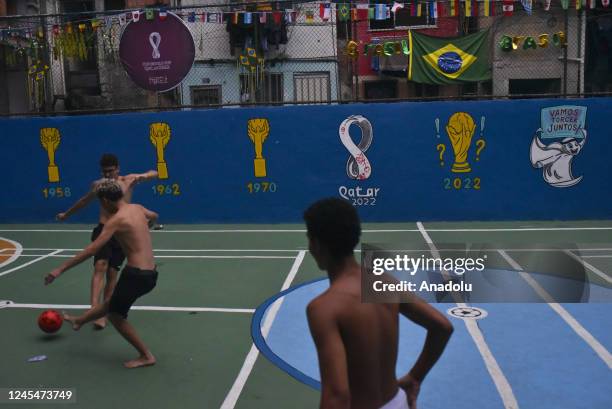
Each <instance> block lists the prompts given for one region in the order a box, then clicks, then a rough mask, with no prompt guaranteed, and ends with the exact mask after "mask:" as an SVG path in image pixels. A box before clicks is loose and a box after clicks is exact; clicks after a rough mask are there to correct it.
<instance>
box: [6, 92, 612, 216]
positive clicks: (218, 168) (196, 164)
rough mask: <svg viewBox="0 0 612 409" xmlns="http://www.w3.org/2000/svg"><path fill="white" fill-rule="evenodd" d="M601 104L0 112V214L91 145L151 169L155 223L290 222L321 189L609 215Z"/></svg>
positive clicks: (377, 209) (78, 182) (52, 182)
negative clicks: (157, 174) (155, 173)
mask: <svg viewBox="0 0 612 409" xmlns="http://www.w3.org/2000/svg"><path fill="white" fill-rule="evenodd" d="M610 118H612V99H611V98H594V99H580V100H558V99H554V100H524V101H523V100H512V101H484V102H480V101H479V102H430V103H396V104H351V105H337V106H294V107H270V108H252V109H245V108H240V109H215V110H197V111H196V110H193V111H181V112H161V113H130V114H117V115H104V116H100V115H98V116H73V117H41V118H3V119H0V139H1V147H2V148H1V149H0V174H1V175H2V200H1V201H0V223H21V222H50V221H52V220H53V218H54V216H55V214H57V213H58V212H60V211H64V210H66V209H67V208H68V207H70V206H71V205H72V204H73V203H74V202H75V201H76V200H77V199H78V198H79V197H80V196H82V195H83V194H85V193H86V191H87V190H88V188H89V186H90V183H91V182H92V181H93V180H95V179H97V178H98V177H99V176H100V170H99V165H98V160H99V157H100V156H101V154H102V153H105V152H113V153H115V154H117V155H118V156H119V158H120V162H121V171H122V173H123V174H126V173H135V172H138V173H139V172H144V171H146V170H149V169H158V166H159V169H160V170H162V169H163V168H164V167H165V168H166V169H167V177H166V178H164V179H159V180H156V181H153V182H145V183H142V184H140V185H138V186H137V187H136V188H135V193H134V198H133V200H134V201H135V202H138V203H142V204H143V205H145V206H147V207H149V208H151V209H153V210H155V211H157V212H159V213H160V215H161V216H162V218H163V221H164V222H166V223H170V222H173V223H192V222H266V223H274V222H301V216H302V212H303V210H304V208H306V207H307V206H308V205H309V204H310V203H311V202H313V201H314V200H316V199H318V198H321V197H325V196H337V197H342V196H343V197H346V198H347V199H349V200H350V201H351V202H352V203H353V204H354V205H355V206H357V207H358V208H359V211H360V214H361V216H362V217H363V219H364V220H365V221H372V222H374V221H413V220H423V221H430V220H517V219H520V220H530V219H545V220H551V219H610V218H612V186H611V185H612V183H611V179H612V165H611V160H610V158H612V143H611V138H610V136H611V131H610V129H609V127H608V121H609V120H610ZM254 119H258V121H253V120H254ZM152 124H158V125H152ZM159 124H165V125H159ZM249 125H250V127H251V132H250V134H251V136H249ZM163 128H166V129H168V130H169V133H170V137H169V139H168V140H166V141H165V145H164V141H163V140H162V139H163V136H164V135H163V131H161V130H162V129H163ZM539 129H542V131H541V132H538V130H539ZM152 135H153V136H152ZM154 136H157V138H158V139H157V140H156V139H155V137H154ZM341 136H342V137H341ZM156 141H157V142H156ZM258 156H259V157H258ZM162 160H163V163H165V165H164V164H159V165H158V162H162ZM164 176H165V175H164ZM96 217H97V205H96V204H94V205H92V206H90V207H89V208H88V209H86V210H83V211H81V212H79V213H76V214H75V215H73V217H72V218H71V219H70V221H73V222H87V223H92V222H95V221H96Z"/></svg>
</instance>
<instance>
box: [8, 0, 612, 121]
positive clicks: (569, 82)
mask: <svg viewBox="0 0 612 409" xmlns="http://www.w3.org/2000/svg"><path fill="white" fill-rule="evenodd" d="M579 1H580V0H579ZM376 3H378V2H376ZM430 3H431V2H422V3H399V4H402V5H403V6H404V7H400V8H395V10H393V11H389V12H387V15H386V16H384V17H385V18H384V19H382V18H381V19H379V16H376V17H374V16H373V13H372V10H373V8H375V7H376V5H375V4H374V2H372V4H370V5H369V6H370V7H369V8H368V5H367V4H366V5H365V6H364V5H363V4H361V5H357V4H349V3H342V4H333V3H332V4H331V5H328V6H326V5H325V3H320V2H303V3H287V2H282V3H253V4H236V5H231V4H230V5H207V6H198V7H182V8H174V9H172V8H169V9H168V12H172V13H175V14H176V15H177V16H179V17H180V18H181V19H182V20H183V21H184V24H185V25H187V27H188V28H189V31H190V32H191V34H192V36H193V40H194V45H195V62H194V64H193V67H192V69H191V71H190V72H189V74H188V75H187V76H186V77H185V79H184V80H183V81H182V83H181V84H180V85H179V86H177V87H176V88H174V89H172V90H171V91H167V92H163V93H157V92H152V91H146V90H143V89H141V88H139V87H137V86H136V85H135V84H134V83H133V82H132V80H131V79H130V78H129V76H128V75H127V72H126V70H125V69H124V67H123V65H122V63H121V61H120V58H119V42H120V37H121V33H122V31H123V29H124V27H125V25H126V24H128V23H129V20H130V19H131V18H133V14H132V11H131V10H127V11H120V12H118V11H108V12H102V11H93V10H92V11H90V12H84V13H83V12H81V13H65V14H54V15H29V16H14V17H0V114H2V115H7V114H10V115H14V114H24V113H72V112H84V111H86V112H92V111H101V112H107V111H120V110H149V109H150V110H157V109H160V108H163V109H170V108H189V107H199V106H210V107H220V106H240V105H253V104H255V105H259V104H263V105H278V104H312V103H340V102H353V101H365V100H372V101H380V100H383V101H392V100H413V99H417V100H420V99H466V98H508V97H526V96H542V95H548V96H564V95H579V96H589V95H608V94H612V10H609V9H607V8H603V7H602V6H601V5H600V4H599V3H597V4H598V5H599V6H598V7H596V8H595V9H587V10H585V9H583V8H581V9H580V10H576V9H573V8H570V9H568V10H564V9H562V8H561V4H560V3H559V4H552V5H551V6H550V8H549V9H548V10H546V8H547V7H548V6H547V5H546V4H547V3H546V1H545V0H544V1H543V2H542V3H539V2H536V3H533V9H532V10H531V13H530V14H527V13H526V12H525V11H524V10H523V8H522V6H521V3H518V2H515V3H514V12H513V15H512V16H511V17H510V16H504V15H503V10H502V4H501V3H495V2H491V3H490V4H489V3H487V4H488V5H485V3H484V2H475V4H476V6H474V9H472V11H471V13H470V14H472V16H469V17H466V12H467V9H465V8H464V7H463V6H464V3H463V2H461V3H459V2H453V3H456V4H459V5H460V7H458V8H455V9H454V15H453V14H452V12H453V8H452V4H451V3H449V2H438V3H435V8H434V7H432V6H431V4H430ZM389 4H392V3H389ZM421 5H422V7H420V6H421ZM415 6H416V7H417V8H416V9H415ZM485 7H493V9H494V14H495V15H491V14H492V13H491V12H490V8H488V9H487V10H488V11H487V12H485ZM389 9H391V8H390V7H389ZM160 10H161V11H163V10H162V9H156V10H155V13H158V12H159V11H160ZM474 10H475V11H474ZM362 12H363V13H362ZM474 14H476V15H474ZM485 14H488V15H485ZM153 16H154V17H153V18H157V14H154V15H153ZM149 17H150V16H149V15H148V14H147V13H145V12H144V10H143V11H141V12H140V14H139V18H141V19H145V18H149ZM409 27H412V28H415V29H419V30H422V32H424V33H426V34H431V35H434V36H444V37H452V36H457V35H463V34H469V33H472V32H476V31H479V30H484V29H488V30H490V35H489V38H490V40H489V47H490V53H489V56H490V65H491V72H492V79H491V80H490V81H483V82H477V83H464V84H459V85H432V84H418V83H414V82H412V81H408V80H407V77H406V69H407V64H408V57H407V56H406V53H405V52H402V50H399V49H398V50H397V53H393V55H386V54H385V53H384V52H378V51H376V52H370V53H369V54H368V55H364V54H363V53H360V54H359V55H358V56H357V57H355V56H354V55H351V52H350V49H349V44H350V42H351V41H352V42H355V43H356V44H358V47H359V49H363V48H364V47H367V46H368V45H370V44H377V43H381V42H386V41H395V42H401V41H402V40H406V39H407V29H408V28H409ZM249 50H252V51H251V52H252V53H254V54H255V58H254V59H251V61H250V63H248V57H249V55H247V54H248V52H249ZM245 62H247V63H246V64H245Z"/></svg>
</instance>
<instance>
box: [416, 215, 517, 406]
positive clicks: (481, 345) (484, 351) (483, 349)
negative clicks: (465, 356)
mask: <svg viewBox="0 0 612 409" xmlns="http://www.w3.org/2000/svg"><path fill="white" fill-rule="evenodd" d="M417 227H418V228H419V231H420V232H421V235H422V236H423V238H424V239H425V241H426V242H427V244H428V245H429V248H430V251H431V254H432V255H433V256H434V257H435V258H440V252H439V251H438V249H437V248H436V245H435V244H434V242H433V240H432V239H431V237H429V234H428V233H427V231H426V230H425V227H424V226H423V223H421V222H417ZM456 304H457V306H459V307H464V308H465V307H467V304H465V303H456ZM462 321H463V323H464V324H465V326H466V328H467V330H468V333H469V334H470V336H471V337H472V339H473V340H474V343H475V344H476V347H477V348H478V352H480V355H481V356H482V359H483V360H484V363H485V365H486V367H487V371H488V372H489V375H490V376H491V378H492V379H493V382H494V383H495V387H496V388H497V392H498V393H499V395H500V397H501V399H502V401H503V403H504V408H505V409H518V407H519V406H518V402H517V400H516V397H515V396H514V392H512V387H511V386H510V382H508V379H506V376H505V375H504V373H503V372H502V370H501V368H500V366H499V364H498V363H497V360H496V359H495V357H494V356H493V353H492V352H491V350H490V349H489V346H488V345H487V342H486V341H485V339H484V336H483V335H482V332H481V331H480V328H479V327H478V324H477V323H476V321H475V320H462Z"/></svg>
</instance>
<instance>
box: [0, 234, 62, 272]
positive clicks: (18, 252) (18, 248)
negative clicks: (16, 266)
mask: <svg viewBox="0 0 612 409" xmlns="http://www.w3.org/2000/svg"><path fill="white" fill-rule="evenodd" d="M2 240H4V241H8V242H9V243H11V244H12V245H13V246H15V252H14V253H13V254H12V255H11V256H10V257H9V258H8V259H7V260H4V261H3V262H2V263H0V268H2V267H4V266H7V265H9V264H11V263H12V262H13V261H15V260H16V259H17V257H19V256H20V255H21V252H22V251H23V247H22V246H21V244H20V243H17V242H16V241H13V240H10V239H7V238H5V237H2ZM6 250H11V249H2V251H6ZM49 250H55V249H49Z"/></svg>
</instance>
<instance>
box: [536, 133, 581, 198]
mask: <svg viewBox="0 0 612 409" xmlns="http://www.w3.org/2000/svg"><path fill="white" fill-rule="evenodd" d="M577 133H578V135H580V136H576V137H568V138H565V139H563V140H562V141H561V142H553V143H551V144H549V145H546V144H544V143H543V142H542V140H541V135H542V130H541V129H538V131H537V132H536V135H535V136H534V137H533V140H532V141H531V152H530V157H531V164H532V165H533V167H534V168H538V169H539V168H542V176H543V177H544V180H545V181H546V183H548V184H549V185H551V186H554V187H569V186H574V185H575V184H577V183H578V182H580V181H581V180H582V176H580V177H577V178H574V176H573V175H572V160H573V159H574V157H575V156H576V155H578V154H579V153H580V151H581V150H582V147H583V146H584V144H585V143H586V140H587V131H586V130H585V129H580V130H578V132H577Z"/></svg>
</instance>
